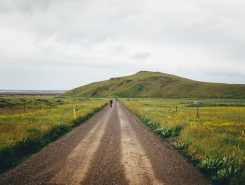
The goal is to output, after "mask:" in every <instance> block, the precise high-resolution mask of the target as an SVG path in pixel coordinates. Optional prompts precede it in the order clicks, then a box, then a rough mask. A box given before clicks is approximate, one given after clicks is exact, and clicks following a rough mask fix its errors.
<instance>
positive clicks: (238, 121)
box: [237, 115, 240, 126]
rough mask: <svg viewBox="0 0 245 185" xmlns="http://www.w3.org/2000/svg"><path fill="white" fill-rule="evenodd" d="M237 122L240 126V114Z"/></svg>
mask: <svg viewBox="0 0 245 185" xmlns="http://www.w3.org/2000/svg"><path fill="white" fill-rule="evenodd" d="M237 124H238V126H240V115H239V116H238V118H237Z"/></svg>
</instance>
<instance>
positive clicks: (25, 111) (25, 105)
mask: <svg viewBox="0 0 245 185" xmlns="http://www.w3.org/2000/svg"><path fill="white" fill-rule="evenodd" d="M24 113H26V104H24Z"/></svg>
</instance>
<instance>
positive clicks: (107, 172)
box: [0, 101, 209, 185]
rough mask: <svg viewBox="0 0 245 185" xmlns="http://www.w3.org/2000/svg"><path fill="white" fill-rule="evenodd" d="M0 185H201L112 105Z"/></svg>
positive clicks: (188, 167) (160, 142)
mask: <svg viewBox="0 0 245 185" xmlns="http://www.w3.org/2000/svg"><path fill="white" fill-rule="evenodd" d="M0 184H1V185H8V184H9V185H10V184H12V185H17V184H18V185H34V184H35V185H36V184H42V185H44V184H47V185H55V184H59V185H65V184H71V185H79V184H86V185H88V184H98V185H101V184H132V185H147V184H149V185H151V184H153V185H158V184H164V185H206V184H209V182H208V181H207V180H206V179H205V178H204V177H203V176H202V175H201V174H200V173H199V172H198V171H197V170H196V169H195V167H193V166H192V164H190V163H188V162H187V160H186V159H185V158H184V157H182V156H181V155H180V154H179V153H178V151H177V150H175V149H174V148H173V147H172V146H171V145H170V144H169V143H168V142H167V141H166V140H164V139H163V138H160V137H159V136H157V135H156V134H154V133H153V132H152V131H150V130H149V129H148V128H147V127H146V126H145V125H144V124H143V123H142V122H141V121H140V120H139V119H138V118H137V117H136V116H134V115H133V114H132V113H130V112H129V111H128V110H127V109H126V108H125V107H124V106H123V105H122V104H120V103H119V102H116V101H114V104H113V107H112V108H111V107H110V106H107V107H105V108H104V109H103V110H102V111H100V112H99V113H97V114H96V115H95V116H94V117H92V118H91V119H89V120H88V121H87V122H85V123H84V124H82V125H81V126H79V127H77V128H76V129H74V130H73V131H72V132H70V133H68V134H67V135H65V136H64V137H63V138H61V139H59V140H58V141H56V142H54V143H52V144H50V145H49V146H47V147H46V148H44V149H43V150H42V151H40V152H39V153H37V154H35V155H33V156H31V157H30V158H29V159H28V160H27V161H26V162H24V163H23V164H21V165H19V166H18V167H16V168H14V169H12V170H10V171H9V172H7V173H5V174H2V175H1V176H0Z"/></svg>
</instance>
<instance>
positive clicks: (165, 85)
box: [62, 71, 245, 98]
mask: <svg viewBox="0 0 245 185" xmlns="http://www.w3.org/2000/svg"><path fill="white" fill-rule="evenodd" d="M62 96H79V97H118V98H147V97H151V98H160V97H178V98H214V97H218V96H219V97H220V98H245V85H244V84H224V83H208V82H198V81H194V80H190V79H186V78H182V77H178V76H175V75H170V74H165V73H160V72H149V71H140V72H138V73H136V74H134V75H130V76H125V77H116V78H111V79H109V80H105V81H101V82H94V83H91V84H88V85H85V86H81V87H78V88H75V89H72V90H70V91H67V92H65V93H63V94H62Z"/></svg>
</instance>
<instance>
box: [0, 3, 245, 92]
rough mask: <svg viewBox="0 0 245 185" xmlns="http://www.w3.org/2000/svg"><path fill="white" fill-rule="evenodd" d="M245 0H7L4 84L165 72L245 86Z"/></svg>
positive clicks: (1, 40)
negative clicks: (144, 71) (139, 72)
mask: <svg viewBox="0 0 245 185" xmlns="http://www.w3.org/2000/svg"><path fill="white" fill-rule="evenodd" d="M244 10H245V1H244V0H235V1H234V0H222V1H221V0H150V1H149V0H1V1H0V89H22V90H25V89H27V90H28V89H33V90H69V89H72V88H76V87H79V86H82V85H85V84H88V83H92V82H96V81H102V80H107V79H109V78H111V77H119V76H126V75H131V74H134V73H136V72H138V71H141V70H147V71H159V72H163V73H169V74H174V75H177V76H181V77H185V78H189V79H193V80H198V81H205V82H222V83H238V84H245V71H244V70H245V11H244Z"/></svg>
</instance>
